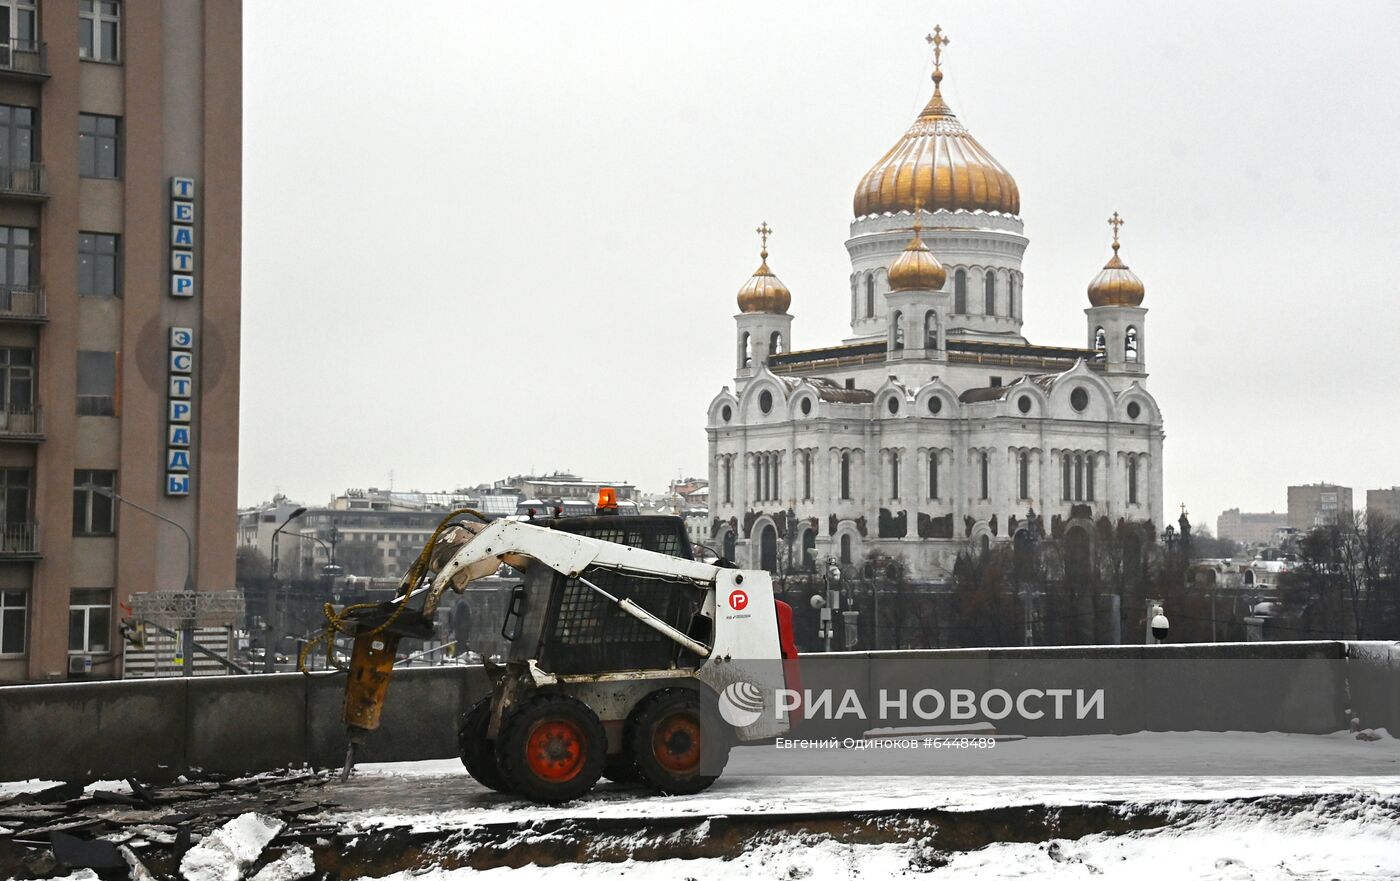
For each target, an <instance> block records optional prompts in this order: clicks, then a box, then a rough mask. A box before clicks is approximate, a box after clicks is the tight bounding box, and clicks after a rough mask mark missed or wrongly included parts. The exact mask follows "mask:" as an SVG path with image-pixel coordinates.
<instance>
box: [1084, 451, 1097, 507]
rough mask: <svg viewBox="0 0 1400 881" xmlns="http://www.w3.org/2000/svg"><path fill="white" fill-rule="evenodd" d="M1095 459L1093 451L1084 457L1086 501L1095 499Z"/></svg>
mask: <svg viewBox="0 0 1400 881" xmlns="http://www.w3.org/2000/svg"><path fill="white" fill-rule="evenodd" d="M1094 459H1095V456H1094V454H1093V453H1090V454H1089V455H1087V456H1085V457H1084V501H1086V502H1092V501H1093V500H1094Z"/></svg>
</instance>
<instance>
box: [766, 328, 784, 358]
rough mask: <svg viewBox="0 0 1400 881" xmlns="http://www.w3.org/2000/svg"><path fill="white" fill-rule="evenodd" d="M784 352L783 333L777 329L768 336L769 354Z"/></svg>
mask: <svg viewBox="0 0 1400 881" xmlns="http://www.w3.org/2000/svg"><path fill="white" fill-rule="evenodd" d="M782 353H783V335H782V334H781V333H778V332H777V331H776V330H775V331H773V335H772V336H770V337H769V338H768V354H770V355H781V354H782Z"/></svg>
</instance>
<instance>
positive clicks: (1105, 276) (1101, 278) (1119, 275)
mask: <svg viewBox="0 0 1400 881" xmlns="http://www.w3.org/2000/svg"><path fill="white" fill-rule="evenodd" d="M1108 223H1109V225H1110V226H1112V227H1113V256H1112V257H1110V258H1109V260H1108V262H1107V263H1105V264H1104V267H1103V269H1101V270H1100V271H1099V274H1098V275H1096V276H1094V280H1093V281H1091V282H1089V302H1090V304H1092V305H1094V306H1141V305H1142V298H1143V296H1144V295H1146V293H1147V288H1146V287H1145V286H1144V285H1143V283H1142V279H1140V278H1138V277H1137V274H1136V273H1134V272H1133V271H1132V270H1131V269H1129V268H1128V264H1126V263H1124V262H1123V261H1122V259H1120V258H1119V256H1118V247H1119V245H1118V228H1119V227H1120V226H1122V225H1123V218H1121V217H1119V216H1118V212H1117V211H1115V212H1113V216H1112V217H1110V218H1109V219H1108Z"/></svg>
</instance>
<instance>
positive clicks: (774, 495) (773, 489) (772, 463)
mask: <svg viewBox="0 0 1400 881" xmlns="http://www.w3.org/2000/svg"><path fill="white" fill-rule="evenodd" d="M780 461H781V454H779V453H769V454H768V471H769V473H770V474H771V475H772V482H771V483H769V485H768V490H769V491H768V501H770V502H776V501H777V500H778V499H780V498H781V497H782V495H783V489H782V486H781V485H780V480H781V478H782V469H781V467H780V466H779V462H780Z"/></svg>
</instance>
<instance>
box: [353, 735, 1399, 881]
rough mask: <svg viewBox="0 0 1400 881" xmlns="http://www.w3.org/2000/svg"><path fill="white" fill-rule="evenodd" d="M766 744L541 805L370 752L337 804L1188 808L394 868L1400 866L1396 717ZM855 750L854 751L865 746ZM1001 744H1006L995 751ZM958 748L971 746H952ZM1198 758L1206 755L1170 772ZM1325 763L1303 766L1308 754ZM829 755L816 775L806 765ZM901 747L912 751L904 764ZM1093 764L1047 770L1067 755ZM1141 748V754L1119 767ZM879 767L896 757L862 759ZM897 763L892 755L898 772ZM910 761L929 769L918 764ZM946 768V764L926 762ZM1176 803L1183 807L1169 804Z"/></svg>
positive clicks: (503, 872) (493, 812)
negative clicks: (783, 748) (591, 856)
mask: <svg viewBox="0 0 1400 881" xmlns="http://www.w3.org/2000/svg"><path fill="white" fill-rule="evenodd" d="M773 752H774V751H773V750H772V749H771V748H742V749H738V750H735V752H734V756H733V759H732V760H731V763H730V767H729V770H728V771H727V772H726V774H725V776H724V777H722V778H721V779H720V780H719V781H718V782H717V783H716V785H715V786H714V787H712V788H711V789H710V790H709V791H708V792H705V793H701V794H699V795H695V796H675V797H654V796H646V795H640V794H639V793H638V792H637V790H635V789H628V788H624V787H619V786H616V785H613V784H609V783H606V782H605V783H603V784H601V785H600V786H599V787H598V788H597V789H596V790H595V791H594V792H593V793H591V794H590V795H589V796H588V797H586V798H584V799H580V800H579V801H577V802H574V803H571V804H567V805H560V806H555V807H542V806H538V805H531V804H527V803H525V802H522V801H520V800H518V799H515V798H512V797H510V796H504V795H499V794H497V793H493V792H490V791H488V790H485V789H483V788H482V787H480V786H478V785H477V784H475V783H474V782H473V781H471V780H470V778H468V777H467V776H466V775H465V773H464V772H463V771H462V767H461V764H460V763H459V762H458V761H457V760H455V759H453V760H440V761H427V762H408V763H396V764H380V765H362V766H361V767H360V768H359V770H358V771H357V774H356V777H355V778H354V779H353V780H352V781H351V782H350V783H349V784H347V785H346V786H344V787H340V788H339V789H338V791H337V795H336V799H337V801H339V802H340V803H341V805H342V807H341V808H339V809H338V810H337V811H334V812H332V814H331V815H330V817H328V818H327V819H333V820H336V821H339V822H340V823H342V824H343V825H344V826H345V827H347V829H348V830H356V829H360V830H369V829H375V828H383V827H406V828H409V829H412V830H414V831H430V830H443V829H451V828H469V827H472V826H478V825H485V824H490V823H522V822H528V821H532V820H541V819H551V818H554V819H561V818H569V817H578V818H628V817H636V818H645V817H661V816H673V817H674V816H697V817H707V816H712V815H717V814H740V813H744V814H753V813H759V814H762V813H794V812H822V811H832V810H842V811H851V810H855V811H861V810H869V811H877V810H899V809H905V810H909V809H919V808H939V809H944V810H968V811H971V810H979V809H988V808H998V807H1009V806H1023V805H1066V806H1067V805H1076V804H1097V803H1103V802H1122V803H1126V804H1129V805H1131V804H1160V803H1163V802H1175V801H1179V802H1180V807H1179V810H1180V816H1181V818H1182V819H1181V821H1180V822H1177V823H1174V824H1172V825H1171V826H1169V827H1166V828H1162V829H1155V830H1151V831H1140V832H1129V833H1123V834H1107V833H1105V834H1095V835H1090V836H1087V837H1084V838H1079V839H1076V840H1054V841H1050V842H1042V843H1033V844H1024V843H1014V842H1005V843H998V844H993V845H990V846H988V847H985V848H982V849H980V850H973V851H967V852H948V853H943V852H940V851H938V849H937V846H936V836H935V839H934V840H924V841H907V842H902V843H893V844H866V845H861V844H844V843H841V842H838V841H835V840H832V839H829V838H823V837H807V836H799V837H781V838H780V837H776V836H775V837H774V839H773V840H772V841H770V842H766V843H764V844H761V845H760V846H758V847H755V848H753V849H751V850H748V851H747V852H744V853H742V854H736V855H735V856H734V857H733V858H732V859H709V858H706V859H691V860H661V861H654V862H639V861H627V862H621V863H604V862H593V863H586V864H579V863H565V864H561V865H556V866H548V867H540V866H535V865H527V866H524V867H522V868H517V869H510V868H497V869H490V870H485V871H475V870H471V869H457V870H436V871H428V872H426V873H425V872H422V871H421V870H420V871H418V872H415V873H402V874H398V875H391V876H387V877H389V878H392V879H394V881H410V879H412V881H470V879H477V878H481V879H496V881H556V879H557V881H562V879H566V878H568V879H572V878H580V879H619V878H627V879H635V881H649V879H676V881H682V879H695V881H705V879H732V878H739V877H745V878H751V879H755V881H758V879H770V878H771V879H782V881H839V879H856V878H861V879H874V878H895V877H900V876H909V875H925V874H927V875H928V876H930V877H933V878H940V877H956V878H958V879H1006V878H1037V879H1041V878H1044V879H1062V878H1063V879H1070V878H1103V879H1115V878H1125V879H1132V881H1143V879H1153V878H1172V879H1177V878H1199V879H1222V881H1227V879H1228V881H1234V879H1257V881H1264V879H1300V878H1303V879H1313V878H1316V879H1334V878H1335V879H1373V878H1400V807H1397V801H1396V800H1397V798H1400V743H1397V741H1396V740H1395V739H1393V738H1392V737H1390V736H1388V735H1386V736H1383V737H1381V739H1379V740H1375V741H1360V740H1357V739H1356V738H1355V736H1354V735H1350V734H1336V735H1327V736H1302V735H1285V734H1246V733H1226V734H1211V733H1181V734H1140V735H1128V736H1121V737H1115V736H1111V735H1104V736H1093V737H1078V738H1040V739H1035V738H1032V739H1027V740H1020V741H1012V742H1009V743H1000V744H998V745H997V747H996V748H995V749H993V750H986V751H968V752H969V753H971V752H976V755H972V756H970V758H971V759H975V761H971V760H969V761H965V762H959V760H958V759H957V758H955V759H954V760H953V761H952V762H950V763H949V764H947V765H945V766H940V769H939V770H936V771H933V770H930V769H929V768H928V767H920V766H919V764H918V763H919V762H934V761H944V760H945V757H944V756H942V755H941V754H940V755H939V756H937V758H935V757H934V756H933V755H932V754H930V753H926V752H924V751H914V752H909V751H902V752H901V753H899V754H894V755H890V754H883V753H880V752H874V753H872V752H871V751H853V750H829V749H824V750H815V751H805V752H800V753H799V752H794V753H790V754H789V755H790V756H792V757H793V758H792V759H791V761H792V762H793V765H792V766H791V767H800V768H801V769H802V771H804V772H809V773H807V774H800V773H799V774H794V773H791V772H788V771H787V768H788V767H789V766H787V765H785V764H782V763H783V762H787V761H789V759H782V760H781V762H778V763H776V764H775V759H774V757H773ZM857 753H859V755H857ZM993 754H995V755H994V758H995V760H994V761H993V760H991V759H989V758H988V756H991V755H993ZM956 755H957V756H958V757H962V756H964V755H967V754H966V753H961V752H960V753H957V754H956ZM1187 760H1189V761H1190V762H1191V764H1192V766H1193V767H1195V768H1198V769H1199V770H1198V771H1197V772H1196V773H1193V774H1180V773H1173V772H1172V770H1171V769H1177V768H1180V767H1181V763H1182V762H1183V761H1187ZM1243 764H1248V765H1252V767H1253V768H1254V769H1255V770H1254V773H1251V774H1245V775H1238V774H1236V775H1228V776H1222V775H1220V774H1217V773H1216V772H1215V771H1214V770H1213V769H1215V768H1217V767H1237V766H1241V765H1243ZM1300 764H1301V765H1304V766H1306V767H1309V768H1318V767H1321V768H1327V769H1330V773H1323V774H1316V773H1314V774H1302V773H1298V772H1296V771H1295V770H1294V769H1295V767H1296V766H1298V765H1300ZM814 765H815V767H816V768H818V769H821V768H823V767H824V766H829V767H830V768H831V770H832V771H833V772H836V771H841V770H845V771H846V772H847V773H845V774H840V773H829V774H827V775H824V776H810V771H811V770H812V769H813V767H814ZM900 765H903V767H902V769H899V767H898V766H900ZM1065 765H1069V766H1073V767H1075V768H1082V767H1088V768H1099V769H1100V770H1099V771H1098V772H1097V773H1096V772H1094V771H1092V770H1091V771H1088V772H1085V773H1084V774H1083V775H1080V776H1052V775H1051V774H1047V773H1046V772H1047V771H1054V769H1056V768H1058V767H1061V766H1065ZM1125 766H1132V767H1137V768H1139V769H1140V770H1139V772H1138V773H1136V774H1131V775H1117V776H1115V775H1114V774H1113V771H1112V770H1111V769H1116V768H1122V767H1125ZM862 767H871V768H876V769H879V770H880V771H883V772H887V773H881V774H878V775H873V776H872V775H870V774H865V775H861V774H854V773H851V769H853V768H855V769H859V768H862ZM892 769H895V770H894V772H893V773H889V772H890V771H891V770H892ZM911 770H913V771H916V772H922V773H917V774H913V775H911ZM930 774H939V775H942V776H929V775H930ZM1325 794H1335V795H1334V796H1333V797H1329V798H1325V799H1321V800H1319V801H1318V802H1317V804H1316V805H1315V806H1313V807H1308V808H1304V809H1302V810H1301V811H1298V812H1294V813H1283V814H1275V813H1271V812H1270V810H1269V808H1268V807H1266V806H1263V805H1261V804H1259V803H1249V802H1239V801H1233V802H1229V803H1225V802H1224V800H1226V799H1242V798H1247V797H1252V796H1267V795H1285V796H1293V795H1325ZM1174 810H1175V809H1174Z"/></svg>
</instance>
